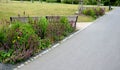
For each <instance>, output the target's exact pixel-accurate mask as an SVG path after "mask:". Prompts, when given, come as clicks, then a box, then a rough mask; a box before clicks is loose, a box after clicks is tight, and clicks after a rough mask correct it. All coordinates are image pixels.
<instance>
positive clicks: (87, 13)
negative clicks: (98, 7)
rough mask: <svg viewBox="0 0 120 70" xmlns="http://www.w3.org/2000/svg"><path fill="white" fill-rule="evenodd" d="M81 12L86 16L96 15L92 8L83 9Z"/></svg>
mask: <svg viewBox="0 0 120 70" xmlns="http://www.w3.org/2000/svg"><path fill="white" fill-rule="evenodd" d="M82 13H83V14H84V15H87V16H92V17H95V16H96V15H95V11H94V9H85V10H83V11H82Z"/></svg>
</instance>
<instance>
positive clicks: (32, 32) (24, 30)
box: [0, 17, 74, 64]
mask: <svg viewBox="0 0 120 70" xmlns="http://www.w3.org/2000/svg"><path fill="white" fill-rule="evenodd" d="M59 21H60V22H54V21H53V22H51V23H49V22H48V21H47V19H46V18H44V17H42V18H40V19H39V20H32V19H31V21H29V23H22V22H19V21H15V22H12V23H9V24H6V25H7V26H1V29H0V62H2V63H12V64H15V63H18V62H21V61H24V60H26V59H28V58H30V57H31V56H33V55H35V54H36V53H38V52H41V51H42V50H44V49H47V48H49V47H50V45H51V44H54V43H56V42H58V41H60V40H61V39H63V38H64V37H66V36H68V35H69V34H70V33H72V32H73V31H74V28H73V27H72V26H71V25H70V23H68V20H67V18H66V17H61V18H60V20H59ZM1 23H2V22H1Z"/></svg>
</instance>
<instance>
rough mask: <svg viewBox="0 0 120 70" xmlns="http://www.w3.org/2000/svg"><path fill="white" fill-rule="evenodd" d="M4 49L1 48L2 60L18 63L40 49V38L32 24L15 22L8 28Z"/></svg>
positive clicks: (0, 56)
mask: <svg viewBox="0 0 120 70" xmlns="http://www.w3.org/2000/svg"><path fill="white" fill-rule="evenodd" d="M6 31H7V32H6V33H5V34H6V37H5V38H4V39H5V42H4V44H3V45H2V47H3V49H2V50H0V52H1V53H0V61H1V62H3V63H16V62H20V61H22V60H25V59H28V58H29V57H30V56H32V55H34V54H35V53H36V51H38V50H40V49H39V47H40V39H39V37H38V36H37V35H36V34H35V31H34V30H33V29H32V26H31V25H30V24H21V23H19V22H15V23H14V24H11V25H10V27H9V28H8V29H7V30H6Z"/></svg>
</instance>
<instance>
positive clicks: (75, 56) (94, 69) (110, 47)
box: [19, 8, 120, 70]
mask: <svg viewBox="0 0 120 70" xmlns="http://www.w3.org/2000/svg"><path fill="white" fill-rule="evenodd" d="M19 70H120V8H117V9H115V10H113V11H112V12H110V13H108V14H107V15H105V16H103V17H101V18H99V19H98V20H96V21H95V22H94V23H93V24H92V25H90V26H89V27H87V28H86V29H84V30H83V31H81V32H79V33H78V34H76V35H75V36H73V37H72V38H71V39H69V40H67V41H66V42H64V43H62V44H61V45H60V46H58V47H57V48H55V49H54V50H52V51H50V52H49V53H47V54H45V55H43V56H42V57H40V58H38V59H36V60H35V61H33V62H31V63H29V64H28V65H26V66H24V67H22V68H21V69H19Z"/></svg>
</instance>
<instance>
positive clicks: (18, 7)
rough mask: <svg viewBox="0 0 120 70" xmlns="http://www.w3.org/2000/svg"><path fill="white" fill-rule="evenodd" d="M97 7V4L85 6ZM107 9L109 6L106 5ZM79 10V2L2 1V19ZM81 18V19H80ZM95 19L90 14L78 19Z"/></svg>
mask: <svg viewBox="0 0 120 70" xmlns="http://www.w3.org/2000/svg"><path fill="white" fill-rule="evenodd" d="M84 7H95V6H91V5H89V6H86V5H85V6H84ZM105 8H106V9H107V7H105ZM77 10H78V5H77V4H73V5H72V4H62V3H45V2H43V3H40V2H34V3H31V2H27V1H24V2H23V3H22V2H19V1H10V2H9V3H6V2H1V3H0V19H2V18H4V19H9V17H10V16H18V14H20V16H24V14H23V12H24V11H25V16H46V15H74V14H75V12H76V11H77ZM80 18H81V19H80ZM92 20H94V19H93V18H91V17H89V16H79V19H78V21H82V22H89V21H92Z"/></svg>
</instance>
